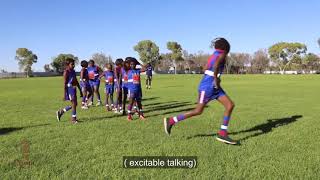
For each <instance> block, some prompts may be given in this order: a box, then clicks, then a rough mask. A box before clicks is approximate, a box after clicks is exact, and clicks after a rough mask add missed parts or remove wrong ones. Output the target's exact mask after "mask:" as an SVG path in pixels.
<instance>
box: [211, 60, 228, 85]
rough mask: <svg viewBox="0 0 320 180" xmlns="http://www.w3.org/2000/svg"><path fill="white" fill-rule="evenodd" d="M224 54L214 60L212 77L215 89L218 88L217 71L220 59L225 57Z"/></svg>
mask: <svg viewBox="0 0 320 180" xmlns="http://www.w3.org/2000/svg"><path fill="white" fill-rule="evenodd" d="M225 57H226V55H225V54H222V55H221V56H219V58H218V59H217V60H216V61H215V62H214V73H213V79H214V81H213V82H214V87H215V88H217V89H220V79H219V78H218V72H219V67H220V64H221V63H222V61H223V60H224V59H225Z"/></svg>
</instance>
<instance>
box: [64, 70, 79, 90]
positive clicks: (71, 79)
mask: <svg viewBox="0 0 320 180" xmlns="http://www.w3.org/2000/svg"><path fill="white" fill-rule="evenodd" d="M65 78H66V79H65V83H66V85H67V87H72V86H76V85H77V76H76V72H75V71H74V70H73V69H66V70H65Z"/></svg>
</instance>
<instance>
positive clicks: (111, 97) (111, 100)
mask: <svg viewBox="0 0 320 180" xmlns="http://www.w3.org/2000/svg"><path fill="white" fill-rule="evenodd" d="M110 102H111V110H112V109H113V108H114V105H113V92H111V93H110Z"/></svg>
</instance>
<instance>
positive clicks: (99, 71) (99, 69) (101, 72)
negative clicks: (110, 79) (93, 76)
mask: <svg viewBox="0 0 320 180" xmlns="http://www.w3.org/2000/svg"><path fill="white" fill-rule="evenodd" d="M97 68H98V73H99V75H101V74H103V72H104V71H102V69H101V68H100V67H99V66H97Z"/></svg>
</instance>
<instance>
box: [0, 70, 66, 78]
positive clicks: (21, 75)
mask: <svg viewBox="0 0 320 180" xmlns="http://www.w3.org/2000/svg"><path fill="white" fill-rule="evenodd" d="M52 76H61V74H59V73H56V72H33V73H32V75H31V77H52ZM25 77H27V73H23V72H18V73H17V72H10V73H0V79H5V78H25Z"/></svg>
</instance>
